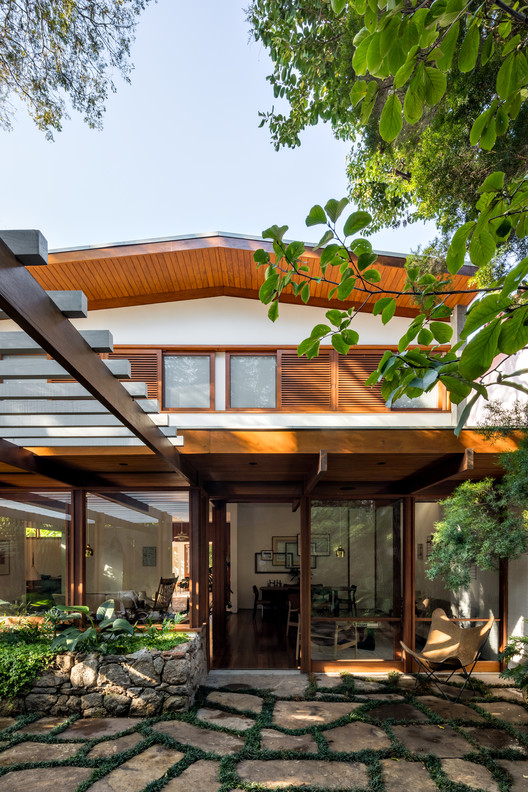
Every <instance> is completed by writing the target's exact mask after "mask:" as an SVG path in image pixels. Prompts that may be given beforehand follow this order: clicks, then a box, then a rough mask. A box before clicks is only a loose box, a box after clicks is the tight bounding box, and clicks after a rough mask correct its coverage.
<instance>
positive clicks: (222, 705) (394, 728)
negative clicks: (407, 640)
mask: <svg viewBox="0 0 528 792" xmlns="http://www.w3.org/2000/svg"><path fill="white" fill-rule="evenodd" d="M485 683H486V685H484V684H482V685H480V686H479V690H478V693H477V694H473V693H471V694H468V695H464V698H463V702H460V703H454V702H453V701H446V699H444V698H442V697H441V696H440V695H439V693H438V691H437V690H436V689H435V688H431V689H429V690H424V691H418V692H415V690H414V679H413V678H411V677H406V676H399V677H398V678H394V677H392V678H390V679H387V678H383V677H381V676H377V677H374V676H373V677H371V678H369V679H364V678H356V677H354V676H352V675H345V676H343V677H341V676H338V675H332V676H330V675H329V676H325V675H323V674H317V675H314V676H313V677H308V676H307V675H302V674H299V673H291V672H276V673H273V672H269V671H267V672H242V671H240V672H219V671H215V672H213V673H211V674H210V675H209V677H208V679H207V683H206V686H205V687H204V688H202V689H201V690H200V692H199V696H198V699H197V702H196V706H195V707H194V709H193V710H192V711H191V712H189V713H185V714H184V713H173V714H166V715H164V716H160V717H152V718H130V717H126V718H125V717H122V718H107V719H103V718H77V719H75V716H74V717H71V718H66V717H62V718H61V717H41V718H38V717H37V716H29V717H28V716H26V717H25V718H19V719H18V720H17V719H15V718H2V719H0V792H22V790H23V791H24V792H27V790H28V789H30V790H35V792H57V790H60V792H158V790H163V792H189V790H192V792H246V790H257V789H258V790H282V792H284V791H285V790H286V791H288V792H302V791H303V790H307V792H316V791H317V792H330V790H332V792H363V791H364V792H401V791H402V790H407V789H413V790H416V792H527V790H528V708H527V706H526V705H525V704H524V702H523V700H522V698H521V697H520V696H518V695H516V694H517V691H515V690H514V689H513V688H508V687H505V686H504V685H503V684H502V680H499V679H498V678H497V677H494V676H492V675H486V679H485ZM442 688H443V689H444V688H445V689H446V690H447V691H449V692H450V694H451V696H452V697H454V696H456V693H457V689H456V687H452V686H446V685H442Z"/></svg>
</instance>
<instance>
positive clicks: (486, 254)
mask: <svg viewBox="0 0 528 792" xmlns="http://www.w3.org/2000/svg"><path fill="white" fill-rule="evenodd" d="M496 249H497V246H496V244H495V240H494V239H493V237H492V236H491V234H490V233H488V231H481V233H480V234H478V235H477V234H476V233H475V234H473V236H472V238H471V244H470V246H469V257H470V259H471V261H472V262H473V264H475V266H477V267H483V266H484V264H487V263H488V261H491V259H492V258H493V256H494V254H495V250H496Z"/></svg>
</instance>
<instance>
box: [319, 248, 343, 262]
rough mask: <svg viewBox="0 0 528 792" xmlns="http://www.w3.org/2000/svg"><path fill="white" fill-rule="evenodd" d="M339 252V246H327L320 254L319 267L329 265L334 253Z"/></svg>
mask: <svg viewBox="0 0 528 792" xmlns="http://www.w3.org/2000/svg"><path fill="white" fill-rule="evenodd" d="M339 250H341V245H338V244H333V245H328V246H327V247H325V249H324V250H323V251H322V252H321V259H320V262H321V266H323V265H325V264H329V263H330V262H331V261H332V259H333V258H335V256H336V253H337V252H338V251H339Z"/></svg>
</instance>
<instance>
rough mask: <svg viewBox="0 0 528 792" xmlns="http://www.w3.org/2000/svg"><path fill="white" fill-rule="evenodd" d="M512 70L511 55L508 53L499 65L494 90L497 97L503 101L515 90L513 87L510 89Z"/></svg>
mask: <svg viewBox="0 0 528 792" xmlns="http://www.w3.org/2000/svg"><path fill="white" fill-rule="evenodd" d="M512 70H513V53H510V54H509V55H508V57H507V58H505V60H503V62H502V63H501V66H500V69H499V71H498V72H497V81H496V88H497V93H498V95H499V97H500V98H501V99H502V100H503V101H504V100H505V99H507V98H508V96H509V95H510V94H511V93H512V90H515V87H516V86H515V85H513V87H512Z"/></svg>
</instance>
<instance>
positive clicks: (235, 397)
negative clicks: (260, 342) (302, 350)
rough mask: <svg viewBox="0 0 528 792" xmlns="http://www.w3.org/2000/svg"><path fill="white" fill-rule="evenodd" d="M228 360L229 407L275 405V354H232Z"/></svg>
mask: <svg viewBox="0 0 528 792" xmlns="http://www.w3.org/2000/svg"><path fill="white" fill-rule="evenodd" d="M230 361H231V362H230V375H231V401H230V404H231V407H239V408H251V407H260V408H270V409H272V408H274V407H276V406H277V400H276V393H277V386H276V377H277V360H276V357H275V355H232V356H231V359H230Z"/></svg>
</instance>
